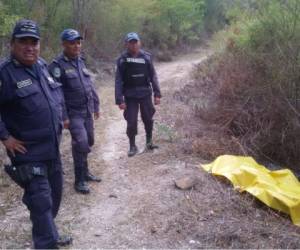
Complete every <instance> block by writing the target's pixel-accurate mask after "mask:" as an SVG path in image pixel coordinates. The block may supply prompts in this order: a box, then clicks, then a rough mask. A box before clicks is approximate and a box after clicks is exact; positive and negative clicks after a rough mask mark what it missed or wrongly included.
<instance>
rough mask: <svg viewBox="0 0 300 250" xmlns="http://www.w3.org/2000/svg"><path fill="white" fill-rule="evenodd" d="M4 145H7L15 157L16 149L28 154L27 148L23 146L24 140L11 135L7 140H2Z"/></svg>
mask: <svg viewBox="0 0 300 250" xmlns="http://www.w3.org/2000/svg"><path fill="white" fill-rule="evenodd" d="M2 143H3V145H4V146H5V147H6V149H7V150H8V151H9V152H10V153H11V154H12V155H13V157H15V156H16V154H15V151H17V152H19V153H22V154H26V153H27V150H26V148H25V147H24V146H23V145H24V144H25V143H24V142H22V141H19V140H17V139H16V138H14V137H12V136H9V137H8V139H7V140H4V141H2Z"/></svg>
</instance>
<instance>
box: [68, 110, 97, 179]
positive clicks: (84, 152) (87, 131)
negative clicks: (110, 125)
mask: <svg viewBox="0 0 300 250" xmlns="http://www.w3.org/2000/svg"><path fill="white" fill-rule="evenodd" d="M70 133H71V136H72V156H73V162H74V170H75V183H78V182H81V181H84V180H85V176H86V175H87V173H88V160H87V158H88V153H89V152H91V147H92V146H93V144H94V120H93V117H92V115H88V116H82V117H72V118H70Z"/></svg>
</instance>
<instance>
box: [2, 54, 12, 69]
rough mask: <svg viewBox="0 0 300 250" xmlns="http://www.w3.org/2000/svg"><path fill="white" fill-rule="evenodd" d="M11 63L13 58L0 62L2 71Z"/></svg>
mask: <svg viewBox="0 0 300 250" xmlns="http://www.w3.org/2000/svg"><path fill="white" fill-rule="evenodd" d="M10 62H11V57H6V58H4V59H3V60H1V61H0V70H1V69H2V68H4V67H5V66H6V65H7V64H9V63H10Z"/></svg>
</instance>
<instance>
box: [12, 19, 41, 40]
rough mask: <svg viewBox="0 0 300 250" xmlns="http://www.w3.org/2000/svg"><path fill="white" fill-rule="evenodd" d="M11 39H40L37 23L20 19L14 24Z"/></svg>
mask: <svg viewBox="0 0 300 250" xmlns="http://www.w3.org/2000/svg"><path fill="white" fill-rule="evenodd" d="M12 37H14V38H22V37H34V38H36V39H40V28H39V26H38V25H37V23H36V22H34V21H32V20H27V19H21V20H19V21H18V22H16V25H15V27H14V30H13V33H12Z"/></svg>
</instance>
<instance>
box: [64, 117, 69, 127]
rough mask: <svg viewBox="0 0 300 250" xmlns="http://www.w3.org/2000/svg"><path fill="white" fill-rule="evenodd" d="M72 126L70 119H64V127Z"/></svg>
mask: <svg viewBox="0 0 300 250" xmlns="http://www.w3.org/2000/svg"><path fill="white" fill-rule="evenodd" d="M69 127H70V120H68V119H67V120H64V129H68V128H69Z"/></svg>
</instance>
